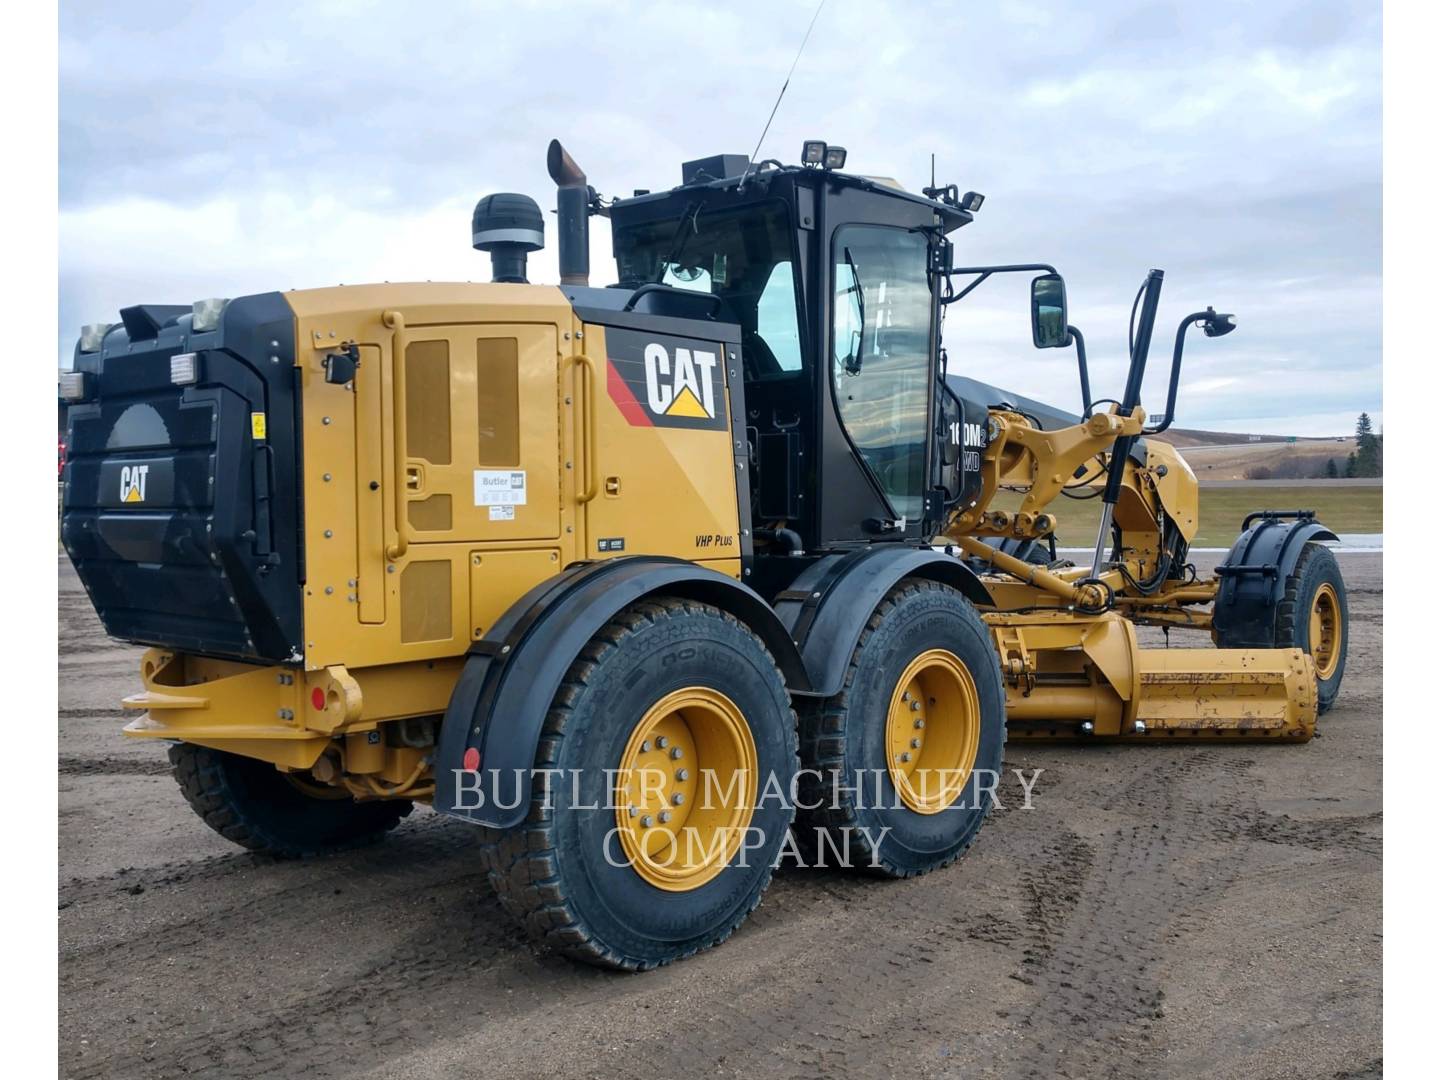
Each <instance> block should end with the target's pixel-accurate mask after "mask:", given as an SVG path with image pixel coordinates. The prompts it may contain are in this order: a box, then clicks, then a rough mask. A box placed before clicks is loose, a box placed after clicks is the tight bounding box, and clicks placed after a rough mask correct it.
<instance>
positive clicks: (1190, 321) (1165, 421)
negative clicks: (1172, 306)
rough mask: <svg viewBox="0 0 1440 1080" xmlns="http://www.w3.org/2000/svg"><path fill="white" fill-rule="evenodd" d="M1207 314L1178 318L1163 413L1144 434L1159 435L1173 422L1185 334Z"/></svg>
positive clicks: (1178, 391) (1207, 314)
mask: <svg viewBox="0 0 1440 1080" xmlns="http://www.w3.org/2000/svg"><path fill="white" fill-rule="evenodd" d="M1209 314H1210V313H1209V312H1207V311H1197V312H1195V313H1194V314H1193V315H1186V316H1185V318H1183V319H1181V320H1180V326H1179V328H1178V329H1177V330H1176V331H1175V356H1174V358H1173V359H1172V360H1171V361H1170V390H1169V393H1168V395H1167V396H1166V398H1165V415H1164V416H1162V417H1161V418H1160V423H1158V424H1156V425H1155V426H1154V427H1147V428H1146V429H1145V434H1146V435H1159V434H1160V433H1161V432H1162V431H1164V430H1165V429H1166V428H1168V427H1169V426H1170V425H1171V423H1173V422H1174V420H1175V399H1176V397H1178V396H1179V393H1180V357H1181V355H1182V354H1183V353H1184V352H1185V334H1186V332H1187V331H1189V329H1190V328H1191V327H1192V326H1198V325H1200V324H1201V323H1203V322H1204V321H1205V320H1206V318H1207V317H1209Z"/></svg>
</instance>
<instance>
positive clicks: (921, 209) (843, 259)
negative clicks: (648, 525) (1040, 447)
mask: <svg viewBox="0 0 1440 1080" xmlns="http://www.w3.org/2000/svg"><path fill="white" fill-rule="evenodd" d="M816 147H818V151H817V149H816ZM836 151H838V162H839V164H841V165H843V162H844V151H842V150H839V148H838V147H830V148H826V147H825V146H824V144H823V143H821V144H806V155H805V160H806V161H807V162H811V163H810V164H806V165H801V166H786V165H781V164H779V163H777V162H771V161H767V162H762V163H760V164H758V165H756V164H752V163H751V162H750V161H749V160H748V159H747V158H744V157H738V156H735V155H722V156H719V157H715V158H708V159H704V160H702V161H696V162H690V163H687V164H686V165H685V166H684V170H683V174H682V177H683V183H682V184H681V186H679V187H676V188H673V189H672V190H670V191H666V192H661V193H654V194H652V193H649V192H636V193H635V195H634V196H633V197H631V198H626V199H616V200H615V201H614V202H613V203H610V204H609V205H608V206H604V207H602V208H599V209H598V212H600V213H602V214H608V216H609V217H610V219H611V227H612V232H613V249H614V254H615V261H616V267H617V271H618V277H619V286H618V287H613V288H610V289H591V288H583V289H580V288H573V287H572V288H567V289H566V292H567V293H568V294H570V296H571V299H572V301H573V302H575V303H576V305H577V307H579V306H596V307H598V306H604V307H612V308H623V309H625V310H627V311H631V312H634V313H636V314H637V315H638V314H640V313H644V314H646V315H647V316H649V317H650V318H652V319H653V318H658V317H664V316H673V317H678V318H708V319H713V320H716V321H722V322H727V323H733V324H736V325H738V326H739V328H740V335H741V350H740V353H741V363H742V366H743V380H744V400H745V421H744V422H745V429H746V430H745V434H746V438H747V439H748V442H749V450H750V462H751V468H750V485H751V486H750V495H751V501H752V519H753V521H754V525H755V531H756V539H757V541H758V543H757V554H760V553H768V554H786V553H789V551H793V550H796V549H803V550H804V551H806V552H814V551H817V550H823V549H836V548H844V547H850V546H856V545H860V544H866V543H872V542H876V541H896V540H907V539H908V540H911V541H918V540H921V539H925V538H928V537H929V536H930V535H932V534H933V532H934V531H935V530H936V529H937V528H938V526H939V524H940V522H941V520H942V516H943V510H944V508H945V506H946V505H947V504H948V505H952V506H953V505H954V503H955V502H956V501H957V500H958V498H959V497H960V496H961V495H962V494H963V491H962V488H964V487H966V486H967V485H965V484H964V483H962V478H961V477H960V470H961V467H962V464H963V463H964V461H965V459H966V458H969V459H972V460H973V464H974V465H975V467H976V469H977V470H978V455H975V454H973V453H972V454H970V455H966V454H964V453H963V452H962V447H961V446H960V445H958V442H957V440H958V439H959V437H960V436H961V435H962V433H963V432H965V431H966V430H967V426H966V423H965V421H967V420H968V421H969V422H970V425H969V428H968V430H969V431H971V432H972V433H973V432H976V431H981V430H983V426H984V425H983V420H984V416H983V413H982V415H979V416H968V417H967V416H961V415H960V410H961V408H962V406H961V405H960V403H959V401H958V399H956V398H955V397H954V395H953V394H951V393H949V392H947V391H946V389H945V387H944V383H943V379H942V378H941V377H940V373H939V372H938V371H937V365H936V356H937V352H938V347H939V329H940V301H941V298H942V294H943V292H944V289H945V278H944V276H943V271H944V270H945V269H946V268H948V266H949V253H950V243H949V241H948V240H947V239H946V237H947V235H948V234H949V233H950V232H952V231H954V230H955V229H957V228H959V227H960V226H962V225H964V224H966V223H967V222H969V221H970V220H971V219H972V215H971V212H970V210H969V209H967V208H966V206H965V200H961V199H960V198H959V197H958V196H956V195H955V194H954V189H953V188H950V189H945V190H944V191H937V190H935V189H927V192H929V193H930V194H934V195H936V196H937V197H936V198H929V197H923V196H919V195H914V194H911V193H909V192H906V191H904V190H902V189H901V188H900V187H899V186H898V185H897V184H895V183H894V182H893V181H890V180H883V179H878V178H872V177H864V176H855V175H851V174H848V173H842V172H839V171H838V166H836V167H831V166H832V165H834V163H835V162H836V160H837V154H836ZM967 199H970V200H971V202H972V203H973V204H975V205H978V199H979V197H978V196H974V197H970V196H967ZM592 212H593V210H592ZM562 228H563V223H562ZM562 263H563V254H562ZM564 270H565V267H564V266H563V265H562V276H563V272H564ZM952 432H953V433H954V435H955V436H956V439H951V438H950V433H952ZM942 436H944V437H942ZM971 449H972V450H973V449H978V446H974V447H971ZM947 469H948V470H949V472H950V473H951V474H952V475H951V476H950V477H949V478H948V482H947V478H946V477H945V476H944V475H942V473H944V472H945V471H946V470H947ZM973 476H974V477H975V478H977V479H978V471H977V472H975V473H974V474H973ZM822 493H823V495H822ZM761 561H763V560H761Z"/></svg>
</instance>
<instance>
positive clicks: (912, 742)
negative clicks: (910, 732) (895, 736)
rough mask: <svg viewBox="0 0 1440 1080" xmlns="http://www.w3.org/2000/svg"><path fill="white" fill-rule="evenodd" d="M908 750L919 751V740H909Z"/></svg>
mask: <svg viewBox="0 0 1440 1080" xmlns="http://www.w3.org/2000/svg"><path fill="white" fill-rule="evenodd" d="M910 749H912V750H919V749H920V740H919V739H911V740H910Z"/></svg>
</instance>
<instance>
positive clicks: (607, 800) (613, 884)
mask: <svg viewBox="0 0 1440 1080" xmlns="http://www.w3.org/2000/svg"><path fill="white" fill-rule="evenodd" d="M796 767H797V754H796V733H795V716H794V713H793V712H792V711H791V708H790V699H789V694H788V693H787V691H786V689H785V684H784V680H783V679H782V678H781V675H780V672H779V670H778V669H777V668H776V665H775V661H774V659H773V658H772V657H771V655H770V653H769V651H768V650H767V649H766V648H765V646H764V644H763V643H762V642H761V641H760V639H759V638H758V637H757V636H756V635H755V634H754V633H753V632H751V631H750V630H749V628H747V627H746V626H744V625H743V624H742V623H740V622H739V621H738V620H737V619H735V618H734V617H733V616H731V615H729V614H727V613H725V612H722V611H720V610H719V609H717V608H714V607H711V606H709V605H706V604H701V603H698V602H694V601H689V600H678V599H658V600H653V601H641V602H639V603H636V604H633V605H631V606H630V607H629V608H627V609H625V610H624V611H622V612H621V613H620V614H619V615H617V616H616V617H615V618H614V619H613V620H612V621H611V622H610V623H609V624H608V625H607V626H606V627H605V628H604V629H602V630H601V631H600V632H599V633H597V634H596V635H595V637H594V638H593V639H591V641H590V643H589V644H588V645H587V646H586V647H585V649H584V650H583V651H582V652H581V654H580V656H579V657H578V658H577V659H576V661H575V663H574V664H573V665H571V668H570V671H569V673H568V674H567V675H566V678H565V681H564V683H563V684H562V685H561V688H560V690H559V692H558V693H557V694H556V696H555V699H554V701H553V703H552V704H551V707H550V711H549V714H548V715H547V716H546V720H545V727H544V730H543V733H542V735H541V738H540V745H539V748H538V750H537V752H536V757H535V768H536V770H537V773H536V776H535V782H534V787H533V790H532V795H531V801H530V807H529V813H528V816H527V817H526V820H525V821H524V823H522V824H521V825H519V826H516V827H515V828H513V829H509V830H504V831H496V830H488V829H487V830H486V831H485V832H486V839H485V844H484V846H483V849H482V850H483V853H484V855H483V857H484V860H485V865H486V870H487V873H488V876H489V879H490V882H491V884H492V885H493V886H494V888H495V891H496V893H497V894H498V895H499V897H500V901H501V903H502V904H503V905H504V906H505V908H506V909H507V910H509V911H510V912H511V913H512V914H513V915H515V916H516V917H517V918H519V919H520V921H521V923H522V924H523V925H524V927H525V929H526V931H527V932H528V933H529V935H530V936H531V938H532V939H534V940H535V941H536V942H537V943H539V944H540V945H542V946H544V947H546V948H548V949H550V950H552V951H554V952H558V953H560V954H562V955H565V956H568V957H570V958H571V959H575V960H580V961H583V962H586V963H590V964H594V965H596V966H600V967H609V968H618V969H622V970H628V971H640V970H646V969H649V968H653V967H657V966H659V965H661V964H668V963H670V962H671V961H673V960H678V959H681V958H683V957H686V956H690V955H691V954H693V953H695V952H698V951H700V950H701V949H707V948H709V947H711V946H713V945H716V944H718V943H720V942H721V941H724V940H725V939H726V938H727V937H729V936H730V934H731V933H733V932H734V931H735V929H736V928H737V927H739V925H740V924H741V923H742V922H744V921H745V919H746V917H747V916H748V915H749V914H750V912H751V911H753V910H754V909H755V907H756V906H757V905H758V904H759V903H760V897H761V894H762V893H763V892H764V890H765V887H766V886H767V885H768V884H769V882H770V875H771V869H772V866H773V864H774V862H775V859H776V856H777V854H778V852H779V849H780V846H781V844H782V843H783V842H784V840H785V837H786V834H787V830H788V828H789V825H790V822H791V819H792V817H793V815H794V806H793V802H792V800H791V798H790V794H791V790H792V789H791V785H792V783H793V780H794V775H795V771H796ZM538 770H547V771H545V772H540V771H538ZM549 770H554V771H553V772H551V771H549ZM749 770H753V772H754V775H753V776H750V775H748V772H749ZM707 773H710V774H712V775H713V776H714V781H713V783H714V787H713V788H708V787H704V786H702V785H704V784H706V782H707V781H706V780H705V775H706V774H707ZM742 773H745V775H742ZM682 774H683V775H682ZM642 777H643V779H642ZM732 784H733V786H732ZM732 792H734V794H731V793H732ZM776 793H779V797H776ZM747 802H749V803H752V804H753V805H750V806H745V805H743V804H744V803H747ZM736 830H739V840H738V843H737V840H736V836H737V832H736ZM682 841H683V844H682Z"/></svg>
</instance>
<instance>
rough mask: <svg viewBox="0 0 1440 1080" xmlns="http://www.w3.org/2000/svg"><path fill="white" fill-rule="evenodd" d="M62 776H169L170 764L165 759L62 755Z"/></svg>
mask: <svg viewBox="0 0 1440 1080" xmlns="http://www.w3.org/2000/svg"><path fill="white" fill-rule="evenodd" d="M60 775H61V776H97V775H110V776H169V775H170V763H169V762H168V761H166V760H165V759H164V758H163V757H157V758H154V759H153V760H152V759H148V758H123V757H109V756H101V757H80V756H77V755H69V754H62V755H60Z"/></svg>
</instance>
